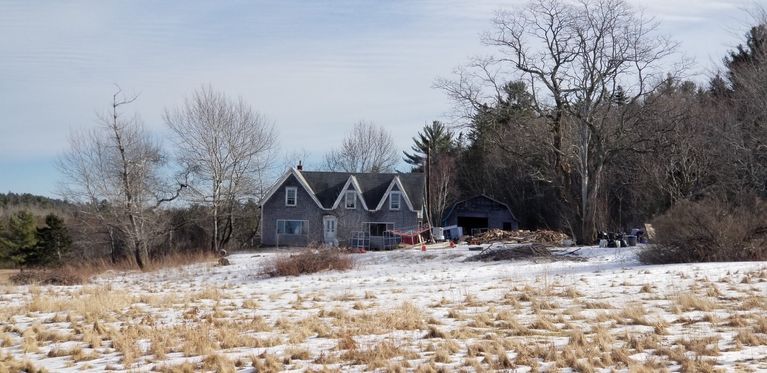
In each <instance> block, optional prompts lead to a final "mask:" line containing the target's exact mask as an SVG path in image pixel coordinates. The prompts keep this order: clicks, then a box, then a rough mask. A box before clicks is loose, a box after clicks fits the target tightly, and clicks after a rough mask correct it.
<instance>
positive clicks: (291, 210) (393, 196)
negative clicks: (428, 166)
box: [261, 166, 424, 248]
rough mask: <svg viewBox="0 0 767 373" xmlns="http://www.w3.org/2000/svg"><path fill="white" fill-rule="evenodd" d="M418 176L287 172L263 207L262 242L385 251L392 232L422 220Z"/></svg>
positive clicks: (421, 183)
mask: <svg viewBox="0 0 767 373" xmlns="http://www.w3.org/2000/svg"><path fill="white" fill-rule="evenodd" d="M423 190H424V176H423V174H420V173H410V174H402V173H396V174H394V173H348V172H317V171H304V170H302V169H301V167H300V166H299V167H294V168H291V169H290V170H288V171H287V172H286V173H285V174H284V175H283V176H282V177H280V179H279V180H278V181H277V182H276V183H275V185H274V186H273V187H272V188H271V189H270V190H269V192H268V193H267V195H266V196H265V198H264V200H263V202H262V204H261V243H262V244H263V245H266V246H306V245H308V244H309V243H324V244H328V245H338V244H342V245H344V244H346V245H351V243H352V241H354V242H358V240H359V239H364V240H365V241H364V242H365V245H364V246H365V247H368V248H384V247H386V245H387V242H389V243H390V241H391V238H392V237H391V231H393V230H407V229H413V228H415V227H417V226H419V225H420V224H421V221H422V217H423V200H424V198H423V194H424V193H423Z"/></svg>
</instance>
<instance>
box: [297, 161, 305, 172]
mask: <svg viewBox="0 0 767 373" xmlns="http://www.w3.org/2000/svg"><path fill="white" fill-rule="evenodd" d="M303 169H304V166H303V165H302V164H301V161H298V166H296V170H299V171H303Z"/></svg>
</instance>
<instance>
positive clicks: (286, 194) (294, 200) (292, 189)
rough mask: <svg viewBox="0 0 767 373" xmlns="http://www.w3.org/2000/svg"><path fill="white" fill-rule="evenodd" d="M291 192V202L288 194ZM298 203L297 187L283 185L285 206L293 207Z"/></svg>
mask: <svg viewBox="0 0 767 373" xmlns="http://www.w3.org/2000/svg"><path fill="white" fill-rule="evenodd" d="M291 191H292V192H293V203H292V204H291V203H290V200H289V197H288V196H289V195H290V192H291ZM296 205H298V188H296V187H285V206H290V207H294V206H296Z"/></svg>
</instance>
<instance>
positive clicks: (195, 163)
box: [164, 86, 275, 252]
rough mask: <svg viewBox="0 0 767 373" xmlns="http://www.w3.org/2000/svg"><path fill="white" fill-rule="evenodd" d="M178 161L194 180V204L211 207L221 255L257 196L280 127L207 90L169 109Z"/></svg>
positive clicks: (240, 103)
mask: <svg viewBox="0 0 767 373" xmlns="http://www.w3.org/2000/svg"><path fill="white" fill-rule="evenodd" d="M164 118H165V122H166V124H167V125H168V127H169V128H170V129H171V130H172V131H173V133H174V134H175V140H176V155H177V157H178V161H179V162H180V163H181V164H182V166H183V167H184V168H185V169H186V170H187V171H188V172H189V174H190V176H191V181H190V184H189V185H190V188H189V189H190V191H191V196H192V201H193V202H195V203H202V204H205V205H207V206H209V207H210V213H211V249H212V250H214V251H215V252H218V251H219V250H221V249H222V248H223V247H225V245H226V244H227V242H228V241H229V239H230V238H231V236H232V232H233V230H234V229H235V221H234V218H235V214H234V211H235V208H236V205H237V204H238V203H240V202H241V201H242V200H243V199H246V198H247V197H253V196H256V195H257V194H258V193H259V191H260V190H261V189H262V188H260V183H261V182H262V181H263V180H262V179H261V175H263V174H264V172H265V170H266V168H267V166H268V163H269V157H270V156H271V150H272V148H273V147H274V145H275V133H274V126H273V125H272V124H271V123H270V122H269V121H268V120H267V119H266V118H265V117H264V116H263V115H261V114H260V113H258V112H256V111H254V110H253V109H252V108H251V107H250V106H249V105H248V104H247V103H246V102H245V101H244V100H243V99H242V98H239V99H232V98H230V97H228V96H227V95H225V94H224V93H222V92H219V91H216V90H214V89H213V88H212V87H210V86H205V87H202V88H200V89H199V90H197V91H195V92H194V93H193V94H192V96H191V97H189V98H188V99H186V101H185V103H184V104H183V105H182V106H181V107H179V108H177V109H175V110H166V111H165V114H164Z"/></svg>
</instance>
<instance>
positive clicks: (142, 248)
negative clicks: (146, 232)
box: [134, 241, 149, 270]
mask: <svg viewBox="0 0 767 373" xmlns="http://www.w3.org/2000/svg"><path fill="white" fill-rule="evenodd" d="M134 252H135V256H136V264H138V267H139V268H140V269H141V270H144V269H145V268H146V267H147V265H148V264H149V249H148V248H147V245H146V244H145V243H143V242H142V241H137V242H136V245H135V251H134Z"/></svg>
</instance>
